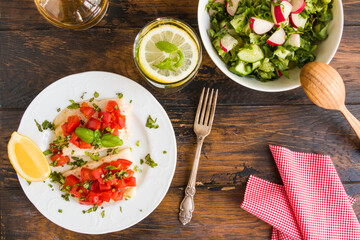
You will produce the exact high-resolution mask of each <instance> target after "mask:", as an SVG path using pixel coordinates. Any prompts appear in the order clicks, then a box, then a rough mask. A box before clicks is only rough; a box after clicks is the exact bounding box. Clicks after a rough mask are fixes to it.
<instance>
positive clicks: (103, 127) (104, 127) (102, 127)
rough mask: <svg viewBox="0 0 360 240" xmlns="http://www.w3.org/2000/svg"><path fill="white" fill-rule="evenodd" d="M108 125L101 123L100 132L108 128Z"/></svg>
mask: <svg viewBox="0 0 360 240" xmlns="http://www.w3.org/2000/svg"><path fill="white" fill-rule="evenodd" d="M110 125H111V124H110V123H104V122H102V123H101V131H104V130H105V129H106V128H107V127H110Z"/></svg>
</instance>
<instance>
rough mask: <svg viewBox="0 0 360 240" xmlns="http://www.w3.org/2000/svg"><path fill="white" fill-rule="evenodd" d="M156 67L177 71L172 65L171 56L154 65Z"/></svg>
mask: <svg viewBox="0 0 360 240" xmlns="http://www.w3.org/2000/svg"><path fill="white" fill-rule="evenodd" d="M154 66H155V67H157V68H160V69H164V70H165V69H168V70H170V71H173V72H175V70H174V69H173V67H172V60H171V59H170V58H165V59H164V60H163V61H161V62H160V63H159V64H157V65H154Z"/></svg>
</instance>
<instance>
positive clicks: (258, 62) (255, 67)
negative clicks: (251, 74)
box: [252, 61, 261, 71]
mask: <svg viewBox="0 0 360 240" xmlns="http://www.w3.org/2000/svg"><path fill="white" fill-rule="evenodd" d="M260 65H261V61H257V62H254V63H253V64H252V70H253V71H254V70H255V69H257V68H258V67H259V66H260Z"/></svg>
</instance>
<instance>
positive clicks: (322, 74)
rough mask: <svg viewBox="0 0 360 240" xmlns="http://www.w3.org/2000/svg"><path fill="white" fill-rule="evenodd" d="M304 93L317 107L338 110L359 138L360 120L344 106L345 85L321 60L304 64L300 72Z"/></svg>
mask: <svg viewBox="0 0 360 240" xmlns="http://www.w3.org/2000/svg"><path fill="white" fill-rule="evenodd" d="M300 81H301V85H302V87H303V88H304V91H305V93H306V95H307V96H308V97H309V98H310V100H311V101H313V103H315V104H316V105H318V106H319V107H322V108H326V109H332V110H339V111H340V112H341V113H342V114H343V115H344V117H345V118H346V120H347V121H348V122H349V124H350V125H351V127H352V129H354V131H355V133H356V135H357V136H358V138H359V139H360V122H359V120H357V119H356V118H355V117H354V115H352V114H351V113H350V112H349V110H348V109H347V108H346V106H345V86H344V81H343V79H342V78H341V76H340V74H339V73H338V72H337V71H336V70H335V69H334V68H332V67H330V66H329V65H327V64H325V63H321V62H311V63H308V64H306V65H305V66H304V67H303V68H302V69H301V72H300Z"/></svg>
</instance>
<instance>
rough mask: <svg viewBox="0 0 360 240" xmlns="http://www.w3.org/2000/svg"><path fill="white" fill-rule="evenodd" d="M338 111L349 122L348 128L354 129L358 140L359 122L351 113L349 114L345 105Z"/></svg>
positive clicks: (359, 135)
mask: <svg viewBox="0 0 360 240" xmlns="http://www.w3.org/2000/svg"><path fill="white" fill-rule="evenodd" d="M339 110H340V112H341V113H342V114H343V115H344V117H345V118H346V120H347V121H348V122H349V124H350V126H351V127H352V129H354V131H355V133H356V135H357V136H358V138H359V139H360V121H359V120H357V119H356V117H354V115H352V113H351V112H349V110H348V109H347V108H346V106H345V105H343V106H342V107H341V108H340V109H339Z"/></svg>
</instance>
